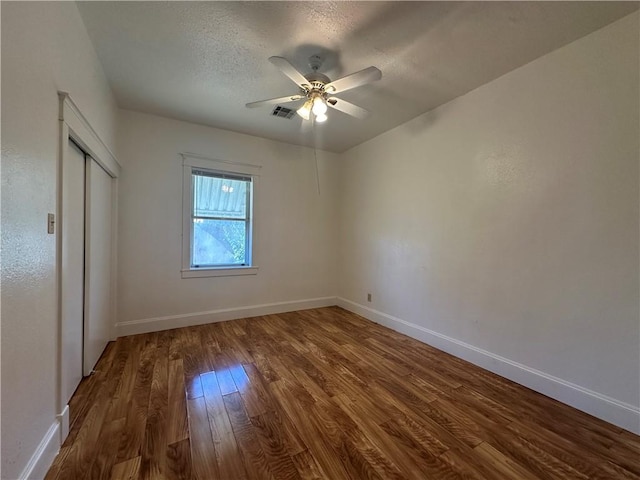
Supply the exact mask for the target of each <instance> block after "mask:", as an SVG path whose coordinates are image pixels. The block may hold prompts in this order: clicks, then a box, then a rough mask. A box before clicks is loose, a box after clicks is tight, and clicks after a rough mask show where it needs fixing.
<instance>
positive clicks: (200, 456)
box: [187, 397, 222, 480]
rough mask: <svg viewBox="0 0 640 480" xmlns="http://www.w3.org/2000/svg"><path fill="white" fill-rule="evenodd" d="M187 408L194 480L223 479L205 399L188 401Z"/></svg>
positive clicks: (199, 398)
mask: <svg viewBox="0 0 640 480" xmlns="http://www.w3.org/2000/svg"><path fill="white" fill-rule="evenodd" d="M187 406H188V409H189V430H190V433H191V436H190V440H191V445H190V446H191V461H192V468H193V478H194V480H214V479H220V478H222V477H221V476H220V471H219V469H218V463H217V461H216V450H215V447H214V444H213V438H212V436H211V428H210V427H209V418H208V417H207V406H206V404H205V401H204V397H198V398H193V399H190V400H188V401H187Z"/></svg>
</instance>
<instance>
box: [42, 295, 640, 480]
mask: <svg viewBox="0 0 640 480" xmlns="http://www.w3.org/2000/svg"><path fill="white" fill-rule="evenodd" d="M69 405H70V409H71V415H70V418H71V430H70V434H69V436H68V438H67V440H66V441H65V443H64V445H63V446H62V448H61V450H60V454H59V455H58V456H57V457H56V459H55V461H54V463H53V465H52V466H51V469H50V470H49V472H48V474H47V476H46V480H56V479H57V480H77V479H84V478H91V479H93V478H96V479H109V478H111V479H130V480H134V479H135V480H139V479H154V480H155V479H158V480H160V479H166V480H170V479H207V480H216V479H223V480H243V479H261V480H262V479H273V480H280V479H313V480H320V479H322V480H327V479H329V480H342V479H345V480H346V479H358V480H359V479H364V478H371V479H403V480H404V479H408V480H410V479H415V480H423V479H434V480H440V479H450V480H460V479H467V480H515V479H518V480H520V479H524V480H527V479H534V478H535V479H575V480H585V479H589V480H604V479H607V480H613V479H616V480H618V479H620V480H629V479H630V480H640V437H638V436H637V435H634V434H632V433H630V432H627V431H623V430H622V429H620V428H618V427H615V426H613V425H610V424H607V423H606V422H603V421H602V420H599V419H596V418H593V417H591V416H589V415H587V414H586V413H583V412H580V411H577V410H575V409H573V408H571V407H569V406H567V405H564V404H561V403H559V402H557V401H555V400H552V399H549V398H547V397H545V396H544V395H541V394H539V393H537V392H534V391H532V390H530V389H527V388H525V387H522V386H520V385H517V384H515V383H513V382H510V381H509V380H507V379H505V378H502V377H499V376H497V375H495V374H493V373H491V372H488V371H486V370H482V369H481V368H479V367H477V366H475V365H471V364H469V363H467V362H465V361H463V360H461V359H459V358H456V357H453V356H451V355H449V354H446V353H444V352H441V351H438V350H436V349H435V348H433V347H430V346H429V345H426V344H423V343H421V342H419V341H417V340H415V339H412V338H409V337H406V336H404V335H401V334H399V333H396V332H393V331H391V330H389V329H387V328H385V327H383V326H381V325H378V324H375V323H372V322H369V321H367V320H366V319H364V318H362V317H359V316H358V315H355V314H352V313H350V312H347V311H345V310H343V309H341V308H339V307H327V308H321V309H313V310H305V311H301V312H288V313H282V314H277V315H266V316H262V317H255V318H250V319H241V320H236V321H231V322H222V323H215V324H210V325H199V326H194V327H186V328H180V329H174V330H166V331H163V332H156V333H150V334H143V335H135V336H132V337H125V338H119V339H118V340H117V341H116V342H113V343H110V344H109V345H108V347H107V349H106V350H105V352H104V353H103V355H102V356H101V358H100V360H99V361H98V364H97V365H96V370H95V373H94V374H93V375H91V376H90V377H87V378H86V379H84V380H83V381H82V382H81V384H80V386H79V387H78V389H77V391H76V393H75V394H74V396H73V397H72V399H71V401H70V402H69Z"/></svg>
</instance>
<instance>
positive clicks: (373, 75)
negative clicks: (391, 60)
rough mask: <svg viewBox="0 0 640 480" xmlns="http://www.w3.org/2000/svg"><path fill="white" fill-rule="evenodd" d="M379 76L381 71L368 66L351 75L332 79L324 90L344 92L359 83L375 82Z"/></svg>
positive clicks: (357, 85)
mask: <svg viewBox="0 0 640 480" xmlns="http://www.w3.org/2000/svg"><path fill="white" fill-rule="evenodd" d="M381 78H382V72H381V71H380V70H378V69H377V68H376V67H369V68H365V69H364V70H360V71H359V72H356V73H352V74H351V75H347V76H346V77H342V78H339V79H338V80H334V81H333V82H331V83H327V84H326V85H325V86H324V90H325V92H327V93H339V92H344V91H346V90H351V89H352V88H356V87H359V86H360V85H364V84H365V83H371V82H375V81H376V80H380V79H381Z"/></svg>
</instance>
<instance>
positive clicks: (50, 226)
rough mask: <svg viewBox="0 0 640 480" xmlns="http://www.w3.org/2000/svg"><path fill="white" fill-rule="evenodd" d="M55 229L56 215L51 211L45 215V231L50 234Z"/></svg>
mask: <svg viewBox="0 0 640 480" xmlns="http://www.w3.org/2000/svg"><path fill="white" fill-rule="evenodd" d="M55 231H56V216H55V215H54V214H53V213H50V214H48V215H47V233H49V234H52V233H55Z"/></svg>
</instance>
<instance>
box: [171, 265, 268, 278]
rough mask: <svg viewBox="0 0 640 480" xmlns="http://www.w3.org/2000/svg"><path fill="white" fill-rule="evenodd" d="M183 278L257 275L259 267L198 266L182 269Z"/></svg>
mask: <svg viewBox="0 0 640 480" xmlns="http://www.w3.org/2000/svg"><path fill="white" fill-rule="evenodd" d="M181 273H182V278H202V277H234V276H236V275H255V274H257V273H258V267H255V266H253V267H231V268H227V267H225V268H198V269H191V270H182V272H181Z"/></svg>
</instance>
